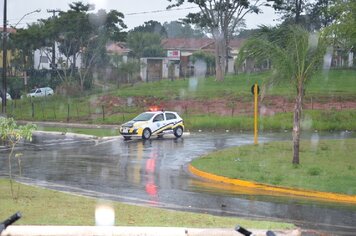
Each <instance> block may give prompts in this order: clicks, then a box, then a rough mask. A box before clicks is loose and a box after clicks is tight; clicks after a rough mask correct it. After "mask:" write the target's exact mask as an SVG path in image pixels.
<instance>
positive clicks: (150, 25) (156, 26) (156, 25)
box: [130, 20, 167, 38]
mask: <svg viewBox="0 0 356 236" xmlns="http://www.w3.org/2000/svg"><path fill="white" fill-rule="evenodd" d="M130 32H141V33H152V34H158V35H160V36H161V37H164V38H167V31H166V29H165V28H164V27H163V25H162V24H161V23H160V22H158V21H154V20H150V21H146V22H145V23H144V24H143V25H140V26H137V27H135V28H133V29H132V30H131V31H130Z"/></svg>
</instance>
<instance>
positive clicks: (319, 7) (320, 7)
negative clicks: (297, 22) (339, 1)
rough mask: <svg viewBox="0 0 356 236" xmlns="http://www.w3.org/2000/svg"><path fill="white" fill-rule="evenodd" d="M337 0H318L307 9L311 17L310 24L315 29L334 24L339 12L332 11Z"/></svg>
mask: <svg viewBox="0 0 356 236" xmlns="http://www.w3.org/2000/svg"><path fill="white" fill-rule="evenodd" d="M335 1H336V0H317V1H316V2H315V3H314V4H311V7H310V9H307V14H308V15H309V17H310V24H311V25H312V26H313V28H314V29H316V30H319V29H322V28H325V27H327V26H329V25H330V24H332V23H333V22H334V21H335V19H336V17H337V14H336V12H332V11H331V7H332V6H334V4H335Z"/></svg>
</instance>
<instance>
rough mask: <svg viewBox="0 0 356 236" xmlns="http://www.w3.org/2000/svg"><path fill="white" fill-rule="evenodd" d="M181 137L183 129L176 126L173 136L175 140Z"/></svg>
mask: <svg viewBox="0 0 356 236" xmlns="http://www.w3.org/2000/svg"><path fill="white" fill-rule="evenodd" d="M182 135H183V128H182V126H178V127H177V128H175V129H174V136H176V137H177V138H180V137H182Z"/></svg>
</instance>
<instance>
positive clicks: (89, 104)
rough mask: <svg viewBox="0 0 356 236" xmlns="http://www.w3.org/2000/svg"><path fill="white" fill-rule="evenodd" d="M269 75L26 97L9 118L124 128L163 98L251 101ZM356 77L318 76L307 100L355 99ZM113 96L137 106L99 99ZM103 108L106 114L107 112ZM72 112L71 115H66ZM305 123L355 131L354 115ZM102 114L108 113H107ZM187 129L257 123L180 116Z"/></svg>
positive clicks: (279, 125)
mask: <svg viewBox="0 0 356 236" xmlns="http://www.w3.org/2000/svg"><path fill="white" fill-rule="evenodd" d="M269 76H270V73H269V72H264V73H253V74H240V75H237V76H226V78H225V81H224V82H217V81H215V80H214V78H212V77H210V78H199V79H190V80H189V79H186V80H183V79H180V80H174V81H170V80H161V81H158V82H153V83H138V84H135V85H132V86H129V85H127V86H122V87H120V88H119V89H117V90H111V91H110V93H108V94H107V93H97V94H90V95H86V94H83V96H82V97H79V96H76V97H61V96H52V97H46V98H39V99H38V98H37V99H36V98H35V99H23V100H15V101H9V104H8V109H7V111H8V115H9V116H13V117H14V118H15V119H17V120H34V121H62V122H67V121H69V122H83V123H94V124H122V123H123V122H126V121H128V120H130V119H132V118H133V117H135V116H136V115H137V114H138V113H141V112H143V111H144V110H146V109H147V106H148V105H147V104H151V103H156V104H157V103H158V104H159V102H160V101H163V100H172V99H173V100H175V99H177V100H181V99H195V100H200V101H207V100H209V99H217V98H219V99H225V100H226V101H227V103H228V102H229V101H236V102H239V101H250V100H251V99H252V95H251V91H250V90H251V86H252V84H254V83H255V82H258V83H260V84H261V83H262V81H264V80H265V79H266V78H267V77H269ZM355 81H356V73H355V71H353V70H332V71H329V72H328V73H319V74H317V75H315V76H314V78H313V79H312V80H311V81H310V82H309V83H308V85H307V90H306V101H311V100H313V101H314V102H323V101H330V99H334V100H336V101H339V102H342V101H354V100H355V99H356V92H355V91H356V83H355ZM294 90H295V89H294V88H293V87H291V86H290V81H288V80H285V81H281V82H280V83H279V84H276V85H274V86H273V87H271V88H269V89H268V92H267V94H269V95H273V96H283V97H288V99H291V101H293V94H294ZM104 95H105V96H106V95H111V96H114V97H115V96H116V97H120V98H121V99H123V100H124V101H126V99H127V98H128V97H136V100H137V101H139V104H137V105H135V106H126V104H121V105H112V104H108V103H107V102H104V101H103V100H101V99H99V98H100V97H102V96H104ZM103 108H104V110H103ZM68 109H69V113H68ZM304 112H305V113H304V114H305V117H306V119H308V120H307V122H305V123H304V128H306V129H317V130H346V129H347V130H356V127H355V126H356V123H355V122H351V121H353V120H355V117H356V115H355V114H356V111H355V109H353V110H346V109H345V108H344V109H343V110H342V111H339V110H331V111H308V110H304ZM103 113H104V114H103ZM181 115H183V117H184V119H185V122H186V124H187V128H188V129H190V130H197V129H215V130H219V129H220V130H224V129H230V130H252V127H253V120H252V118H251V117H247V116H239V117H237V116H234V117H230V116H224V117H221V116H212V115H209V114H201V115H199V114H190V113H189V112H188V114H181ZM291 126H292V114H291V113H279V114H276V115H274V116H270V117H261V118H260V129H261V130H284V129H291Z"/></svg>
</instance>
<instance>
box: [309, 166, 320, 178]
mask: <svg viewBox="0 0 356 236" xmlns="http://www.w3.org/2000/svg"><path fill="white" fill-rule="evenodd" d="M307 173H308V175H310V176H318V175H320V173H321V169H320V168H319V167H312V168H309V169H308V172H307Z"/></svg>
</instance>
